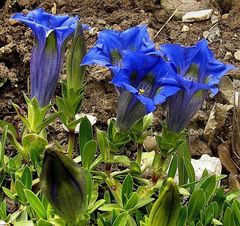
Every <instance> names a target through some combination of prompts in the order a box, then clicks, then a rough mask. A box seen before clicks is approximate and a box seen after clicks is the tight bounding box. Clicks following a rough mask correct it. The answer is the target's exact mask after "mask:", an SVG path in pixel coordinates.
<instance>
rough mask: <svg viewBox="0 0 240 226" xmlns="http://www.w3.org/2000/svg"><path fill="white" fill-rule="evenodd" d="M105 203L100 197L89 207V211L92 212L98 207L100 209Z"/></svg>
mask: <svg viewBox="0 0 240 226" xmlns="http://www.w3.org/2000/svg"><path fill="white" fill-rule="evenodd" d="M104 203H105V200H104V199H100V200H98V201H97V202H95V203H94V204H93V205H91V206H90V207H88V210H87V213H88V214H92V213H93V212H94V211H95V210H96V209H98V208H99V207H100V206H102V205H103V204H104Z"/></svg>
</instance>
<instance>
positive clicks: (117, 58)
mask: <svg viewBox="0 0 240 226" xmlns="http://www.w3.org/2000/svg"><path fill="white" fill-rule="evenodd" d="M110 58H111V62H112V64H115V65H118V66H121V61H122V56H121V54H120V53H119V51H118V50H113V51H111V54H110Z"/></svg>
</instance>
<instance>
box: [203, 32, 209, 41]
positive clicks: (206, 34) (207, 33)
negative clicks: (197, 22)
mask: <svg viewBox="0 0 240 226" xmlns="http://www.w3.org/2000/svg"><path fill="white" fill-rule="evenodd" d="M209 34H210V33H209V31H204V32H203V37H204V38H206V39H207V38H208V36H209Z"/></svg>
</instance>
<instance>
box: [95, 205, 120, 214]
mask: <svg viewBox="0 0 240 226" xmlns="http://www.w3.org/2000/svg"><path fill="white" fill-rule="evenodd" d="M113 209H115V210H116V211H119V212H122V211H123V208H122V207H121V206H120V205H118V204H106V205H104V206H101V207H100V208H99V210H101V211H106V212H112V210H113Z"/></svg>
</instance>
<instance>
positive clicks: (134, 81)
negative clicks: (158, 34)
mask: <svg viewBox="0 0 240 226" xmlns="http://www.w3.org/2000/svg"><path fill="white" fill-rule="evenodd" d="M122 64H123V68H122V69H120V70H117V71H114V73H115V75H114V77H113V79H112V83H113V84H114V85H115V86H116V87H117V88H118V90H119V91H120V96H119V100H118V111H117V126H118V127H119V128H120V129H121V130H127V129H129V128H130V127H131V126H132V125H133V124H134V123H135V122H136V121H137V120H139V119H141V118H143V117H144V116H145V115H146V114H148V113H150V112H153V111H154V110H155V109H156V105H158V104H161V103H163V102H165V100H166V98H167V97H169V96H171V95H173V94H175V93H176V92H177V91H178V90H179V88H178V87H177V83H176V81H175V79H174V77H171V76H169V69H170V67H169V65H168V64H167V63H166V62H165V61H164V60H163V59H162V58H161V57H159V56H151V55H146V54H144V53H143V52H141V51H136V52H133V51H130V50H129V51H125V52H124V53H123V61H122Z"/></svg>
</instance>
